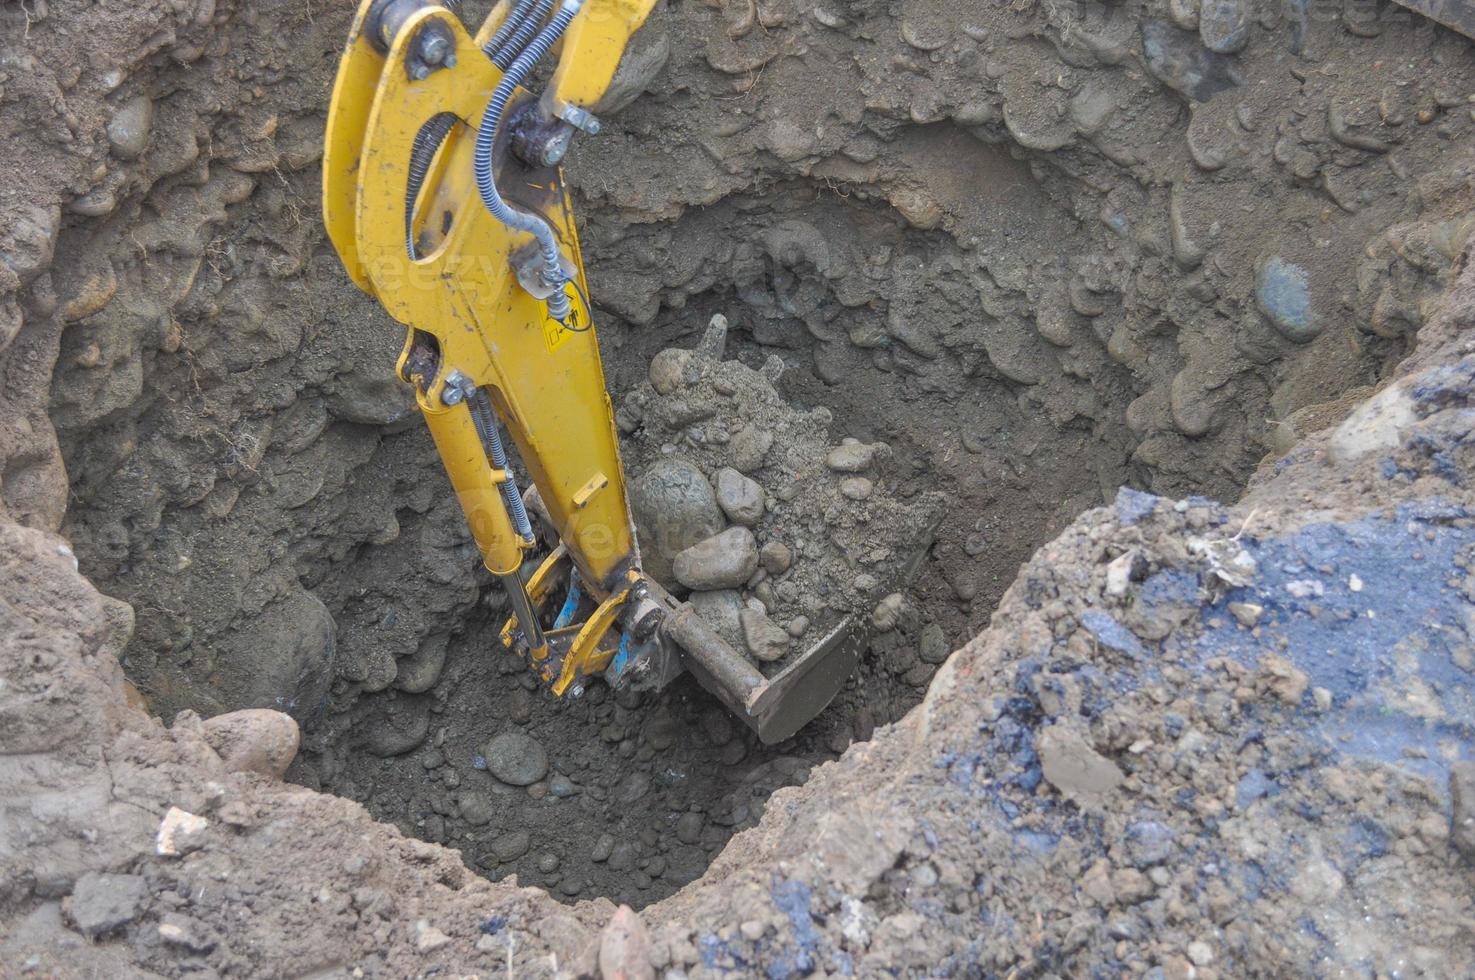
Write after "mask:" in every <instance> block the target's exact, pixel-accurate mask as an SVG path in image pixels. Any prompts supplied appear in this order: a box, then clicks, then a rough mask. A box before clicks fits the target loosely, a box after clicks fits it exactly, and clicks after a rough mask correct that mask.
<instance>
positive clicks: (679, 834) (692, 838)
mask: <svg viewBox="0 0 1475 980" xmlns="http://www.w3.org/2000/svg"><path fill="white" fill-rule="evenodd" d="M705 826H706V821H705V820H703V819H702V815H701V814H700V813H683V814H682V815H681V817H680V818H679V819H678V820H677V821H676V839H677V840H679V841H681V843H683V844H695V843H697V842H698V841H700V840H701V839H702V829H703V828H704V827H705Z"/></svg>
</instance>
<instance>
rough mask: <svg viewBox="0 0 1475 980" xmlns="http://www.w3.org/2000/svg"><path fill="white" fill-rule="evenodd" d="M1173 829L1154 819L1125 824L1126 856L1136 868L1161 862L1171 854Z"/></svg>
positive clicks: (1148, 866) (1147, 866)
mask: <svg viewBox="0 0 1475 980" xmlns="http://www.w3.org/2000/svg"><path fill="white" fill-rule="evenodd" d="M1173 836H1174V835H1173V831H1172V830H1171V829H1170V828H1169V827H1167V826H1165V825H1163V824H1161V823H1159V822H1158V821H1156V820H1139V821H1138V822H1136V823H1132V824H1128V825H1127V856H1128V857H1129V858H1130V859H1131V861H1132V864H1133V865H1134V866H1136V867H1138V868H1150V867H1152V866H1153V865H1157V864H1162V863H1163V862H1165V861H1167V860H1168V858H1170V857H1172V856H1173Z"/></svg>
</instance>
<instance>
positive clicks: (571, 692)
mask: <svg viewBox="0 0 1475 980" xmlns="http://www.w3.org/2000/svg"><path fill="white" fill-rule="evenodd" d="M583 695H584V685H583V684H575V685H574V686H573V687H571V688H569V689H568V696H569V697H571V698H577V697H583Z"/></svg>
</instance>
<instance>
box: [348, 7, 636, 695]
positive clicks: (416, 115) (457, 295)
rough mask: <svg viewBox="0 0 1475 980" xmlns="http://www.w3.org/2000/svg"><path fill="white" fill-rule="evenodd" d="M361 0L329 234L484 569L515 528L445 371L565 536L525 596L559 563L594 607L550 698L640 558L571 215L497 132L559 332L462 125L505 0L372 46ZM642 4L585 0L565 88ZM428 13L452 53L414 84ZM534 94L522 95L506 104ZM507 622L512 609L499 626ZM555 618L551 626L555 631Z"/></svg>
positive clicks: (408, 25) (608, 60) (589, 80)
mask: <svg viewBox="0 0 1475 980" xmlns="http://www.w3.org/2000/svg"><path fill="white" fill-rule="evenodd" d="M372 2H373V0H363V2H362V3H361V4H360V6H359V10H358V14H357V16H356V18H355V21H354V29H353V34H352V36H351V37H350V39H349V43H348V44H347V46H346V47H345V49H344V54H343V59H342V62H341V64H340V67H339V73H338V80H337V82H336V84H335V86H334V91H333V101H332V105H331V106H330V110H329V120H328V133H327V141H326V145H325V152H324V161H323V201H324V212H325V216H326V217H325V220H326V223H327V225H328V232H329V237H330V238H331V240H332V241H333V244H334V246H335V247H336V248H337V249H338V253H339V255H340V257H341V258H342V259H343V261H344V265H345V268H347V269H348V272H349V274H350V276H352V277H353V279H354V281H355V282H356V283H358V284H359V285H360V286H361V287H362V288H364V289H365V291H367V292H369V293H370V294H371V295H373V296H375V297H376V298H377V299H378V300H379V301H380V302H381V303H382V304H383V306H384V308H385V309H386V310H387V311H388V312H389V314H390V315H391V316H392V317H394V318H395V319H396V320H398V321H400V322H401V323H403V324H405V325H406V326H407V327H408V328H409V331H408V334H407V337H406V341H405V347H404V351H403V353H402V354H401V357H400V365H399V367H400V375H401V377H403V378H405V379H406V380H412V381H413V382H415V384H416V388H417V395H416V397H417V401H418V403H419V405H420V408H421V410H422V412H423V414H424V415H425V419H426V422H427V424H428V425H429V426H430V429H431V432H432V435H433V436H434V438H435V442H436V448H437V449H438V450H439V451H440V454H441V457H442V459H443V460H444V462H445V465H446V470H447V473H448V474H449V475H450V478H451V482H452V486H453V487H454V488H455V491H456V493H457V496H458V497H459V499H460V502H461V504H462V508H463V510H465V512H466V517H467V521H468V523H469V525H470V527H471V531H472V533H473V535H474V536H475V537H476V540H477V543H478V545H479V547H480V548H481V551H482V554H483V557H484V559H485V561H486V564H487V567H488V568H489V569H490V570H491V571H493V572H495V573H497V574H499V575H507V574H510V573H512V572H515V571H516V570H517V569H518V567H519V566H520V564H521V560H522V549H523V546H524V542H522V541H521V540H520V539H519V538H518V536H517V535H516V533H515V531H514V530H513V528H512V525H511V521H510V519H509V517H508V514H507V511H506V508H505V506H504V505H503V502H502V500H501V499H500V495H499V492H498V484H499V481H500V480H502V479H505V478H506V474H504V473H501V472H499V471H494V470H493V469H492V468H491V466H490V464H489V463H488V462H487V460H486V457H485V453H484V451H483V449H482V446H481V442H480V439H479V438H478V436H477V433H476V431H475V427H474V426H473V424H472V422H471V418H470V414H469V412H468V410H467V408H466V406H465V404H464V403H460V404H456V405H452V406H447V405H445V404H444V395H445V392H446V388H447V376H448V375H449V374H450V373H451V372H452V371H457V372H459V373H460V374H461V375H462V376H463V377H464V378H465V379H466V381H467V382H469V383H470V384H471V385H474V386H476V387H480V388H483V389H484V390H486V392H487V394H488V395H489V397H490V398H491V401H492V404H493V407H494V408H495V409H496V412H497V414H498V416H499V417H500V418H501V419H502V421H503V422H504V423H505V424H506V426H507V430H508V433H509V434H510V435H511V437H512V441H513V443H514V444H515V445H516V447H517V449H518V452H519V453H520V455H521V457H522V461H523V463H524V465H525V466H526V467H527V469H528V472H529V474H530V475H531V477H532V479H533V482H534V483H535V484H536V485H537V487H538V491H539V493H540V495H541V497H542V499H543V502H544V505H545V506H546V508H547V510H548V512H549V514H550V516H551V517H552V518H553V521H554V523H555V525H556V528H555V530H556V531H557V532H558V534H559V536H560V538H561V540H562V541H563V546H562V547H563V548H564V549H566V552H564V554H560V553H558V552H555V554H554V555H552V556H550V557H549V558H548V559H547V560H545V561H544V562H543V564H542V565H541V566H540V568H539V569H538V572H537V574H535V575H534V577H533V580H532V581H531V582H530V583H529V586H528V588H527V589H526V591H527V592H528V593H529V598H530V599H533V600H534V602H535V605H534V608H539V607H541V606H543V605H544V604H545V603H546V600H547V598H548V590H549V588H550V585H551V582H552V576H553V574H554V573H555V572H556V571H558V570H559V568H560V566H561V565H562V564H563V563H564V562H565V560H567V561H568V562H571V563H572V565H573V566H574V567H575V568H576V569H577V570H578V574H579V578H580V581H581V583H582V584H583V586H584V588H585V590H586V591H587V593H588V594H589V596H590V600H591V601H592V602H594V603H597V606H596V608H595V611H594V612H593V613H592V614H591V616H590V617H589V619H588V620H586V621H585V622H584V623H582V624H580V625H578V626H576V627H572V628H571V630H572V632H571V637H564V638H563V640H565V641H566V642H567V644H568V645H567V653H566V655H565V656H564V657H563V658H562V661H561V669H560V674H559V677H558V679H557V681H556V682H555V685H554V689H555V691H557V693H559V694H562V693H563V692H564V691H565V690H567V688H568V686H569V684H570V683H571V682H572V680H573V679H574V678H575V677H578V676H588V675H590V674H592V673H595V672H597V671H598V670H602V669H604V667H605V666H606V665H607V664H608V662H609V659H610V657H611V656H613V653H614V650H615V649H616V644H615V643H614V642H613V641H612V640H611V639H610V638H608V637H607V635H606V634H608V633H609V630H610V628H611V626H612V625H613V624H614V622H615V619H616V617H617V615H618V613H619V611H620V609H621V608H622V606H623V603H624V602H625V601H626V599H627V597H628V594H629V590H630V588H631V584H632V578H631V575H632V574H636V573H635V572H634V570H635V569H636V568H637V565H638V558H637V554H636V547H635V540H634V533H633V530H632V528H631V525H630V519H629V510H628V506H627V502H626V493H625V483H624V479H623V476H622V474H623V468H622V466H621V463H620V458H619V449H618V444H617V442H616V433H615V427H614V418H613V412H612V410H611V406H610V403H609V398H608V396H607V394H606V392H605V383H604V372H603V368H602V365H601V363H600V359H599V348H598V344H597V342H596V338H595V333H594V330H593V324H592V318H591V311H590V310H589V309H588V307H587V304H586V302H585V301H584V300H583V298H582V297H583V296H587V295H588V287H587V285H585V279H584V270H583V261H582V257H581V255H580V252H579V244H578V239H577V235H576V233H575V228H574V219H573V212H572V209H571V206H570V202H569V198H568V194H567V191H566V189H565V188H564V185H563V177H562V174H561V172H560V171H559V170H558V169H557V168H544V169H538V170H530V169H528V168H526V167H524V166H523V165H522V164H521V163H520V162H518V161H516V160H515V159H513V158H512V157H511V156H510V154H509V153H508V152H507V149H506V136H505V135H504V137H503V139H502V140H501V141H499V145H498V147H497V149H496V152H495V153H494V157H495V159H496V160H497V162H498V186H499V187H500V189H501V191H502V193H503V196H504V197H506V198H507V199H508V201H509V202H510V203H511V204H512V205H513V206H514V207H517V208H519V209H520V210H524V211H532V212H536V213H538V214H540V215H541V216H542V217H543V218H544V219H545V220H547V221H548V222H549V223H550V224H551V225H552V227H553V228H554V230H555V233H556V235H557V237H558V239H559V243H560V245H561V247H562V250H563V253H564V255H565V256H566V258H567V259H568V261H569V264H570V265H571V267H572V270H573V274H574V276H575V279H576V281H577V283H578V289H570V290H569V296H570V298H571V302H572V305H573V315H571V317H570V318H569V321H568V323H569V324H570V325H571V326H573V327H574V328H575V329H572V330H570V329H568V327H566V326H564V325H562V324H559V323H558V322H556V321H553V320H552V319H551V318H550V317H549V316H548V314H547V308H546V305H545V302H544V301H543V300H541V299H538V298H536V297H534V296H532V295H530V294H529V293H528V292H527V291H526V290H525V289H524V288H523V287H522V286H521V285H520V284H519V283H518V281H517V277H516V275H515V272H514V263H515V261H516V260H517V259H518V258H520V257H521V256H522V255H523V254H524V252H525V251H526V250H527V249H529V248H530V247H531V246H532V244H533V237H532V236H531V235H529V234H526V233H522V232H514V231H512V230H510V229H508V228H507V227H506V226H504V225H502V224H501V223H500V222H498V221H496V220H495V219H494V218H493V217H492V216H491V215H490V213H488V211H487V210H486V208H485V207H484V206H483V205H482V203H481V200H480V197H479V195H478V193H477V190H476V185H475V179H474V176H473V170H472V153H473V147H474V143H475V126H476V125H477V123H478V122H479V121H480V118H481V113H482V111H483V109H484V108H485V106H486V104H487V102H488V100H489V99H490V97H491V94H492V91H493V89H494V88H495V87H496V85H497V83H498V82H499V81H500V79H501V73H500V71H499V70H498V69H497V67H496V66H495V65H493V64H492V63H491V61H490V60H489V59H488V58H486V57H485V56H483V55H482V54H481V52H480V50H479V49H480V46H481V45H482V44H483V43H485V41H486V39H487V38H489V37H490V36H491V34H492V33H493V32H494V31H495V29H496V26H497V25H498V24H500V23H501V20H502V18H504V17H505V16H506V14H507V10H508V7H509V4H508V3H507V2H506V0H504V2H502V3H500V4H498V6H497V8H496V9H495V10H494V11H493V13H492V14H491V16H490V17H489V19H488V21H487V23H485V24H483V25H482V27H481V28H480V29H479V30H478V32H477V36H476V37H475V38H473V37H471V36H470V35H469V34H468V33H467V31H466V29H465V27H464V26H463V25H462V24H461V23H460V21H459V19H458V18H456V17H455V16H454V15H453V14H451V13H450V12H448V11H446V10H445V9H443V8H441V7H438V6H427V7H425V8H423V9H421V10H418V11H416V12H414V13H412V14H410V15H409V17H408V18H406V19H405V21H404V22H403V24H402V25H401V26H400V27H399V29H398V32H397V34H396V36H395V38H394V40H393V42H392V44H391V45H390V48H389V51H388V52H387V54H381V53H380V52H379V51H377V50H376V49H375V48H374V46H373V45H372V43H371V42H370V40H369V39H368V38H367V37H364V36H363V32H362V28H363V25H364V21H365V17H366V15H367V13H368V10H369V7H370V5H371V3H372ZM654 2H655V0H588V2H587V3H586V4H585V6H584V7H583V9H582V10H581V12H580V14H579V15H578V17H576V18H575V20H574V22H573V24H572V25H571V27H570V30H569V33H568V34H567V35H566V37H565V40H564V44H563V49H562V51H563V57H562V59H561V62H560V65H559V67H558V69H557V74H556V76H555V77H556V79H557V80H558V81H557V82H556V83H555V84H556V85H559V86H562V88H561V89H560V92H559V95H560V97H561V98H565V99H567V100H568V101H571V102H576V103H578V104H587V103H589V102H592V101H595V100H597V98H598V95H599V94H602V92H603V89H604V88H605V87H606V86H607V85H608V84H609V80H610V78H611V77H612V76H613V73H614V70H615V67H616V66H617V64H618V62H619V57H620V54H621V53H622V52H623V50H624V46H625V43H626V42H627V41H628V40H629V36H630V34H631V33H632V32H633V31H634V30H635V29H636V28H637V27H638V26H639V24H640V23H641V22H643V21H644V19H645V16H646V15H647V14H648V13H649V11H650V8H651V7H652V6H653V5H654ZM433 20H437V21H439V22H440V23H439V26H440V28H442V29H444V30H445V31H447V32H448V33H449V36H450V37H452V38H453V45H454V53H455V65H454V66H453V67H450V68H440V69H437V70H435V71H433V72H431V73H430V74H429V76H428V77H426V78H425V79H423V80H421V81H414V80H412V79H411V78H410V77H409V75H408V74H407V72H406V71H405V68H404V65H405V63H406V50H407V46H408V45H409V44H410V43H411V41H412V39H413V38H414V37H415V36H416V35H417V33H418V32H419V31H421V30H422V29H424V28H425V27H426V26H427V25H429V24H430V23H431V22H432V21H433ZM531 98H532V96H531V95H529V94H528V93H526V92H519V94H518V95H517V96H515V97H514V101H513V105H512V107H510V108H509V112H508V116H510V115H511V114H512V112H513V111H515V107H516V106H517V105H518V104H519V102H520V101H521V100H526V99H531ZM438 113H451V114H453V115H454V116H455V117H456V118H457V120H459V121H458V122H457V123H456V124H455V125H453V126H452V128H451V131H450V133H449V134H448V136H447V137H446V139H445V141H444V142H443V144H442V148H441V149H440V151H439V152H438V153H437V155H436V158H435V161H434V165H433V166H432V168H431V170H430V172H429V173H428V175H427V178H426V181H425V183H424V185H423V189H422V191H421V194H420V197H419V199H418V201H417V202H415V206H414V214H413V220H412V223H411V229H412V232H413V235H414V238H415V242H416V252H417V256H418V257H416V258H412V257H411V256H410V255H408V254H407V252H406V245H405V238H406V227H405V203H406V188H407V183H408V177H409V161H410V154H411V147H412V145H413V143H414V140H415V137H416V135H417V133H419V131H420V129H421V127H422V125H423V124H424V123H426V122H427V121H428V120H430V119H431V118H432V117H433V116H435V115H436V114H438ZM565 554H566V559H565V557H564V555H565ZM636 577H637V578H638V574H636ZM514 625H515V621H512V620H509V622H508V627H507V628H505V629H504V631H503V632H504V635H505V636H510V635H511V629H512V627H513V626H514ZM564 632H565V631H562V630H560V631H553V632H551V633H550V634H549V640H550V642H555V639H556V638H557V635H558V634H561V633H564ZM539 652H540V653H545V655H546V651H539ZM549 679H552V678H549Z"/></svg>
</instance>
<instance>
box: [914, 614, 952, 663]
mask: <svg viewBox="0 0 1475 980" xmlns="http://www.w3.org/2000/svg"><path fill="white" fill-rule="evenodd" d="M949 646H950V645H949V643H948V641H947V634H946V633H944V632H943V631H942V627H941V626H939V625H937V624H936V623H928V624H927V625H926V626H925V627H923V629H922V641H921V643H920V644H918V650H917V655H918V656H919V657H921V658H922V662H923V663H927V664H940V663H942V662H943V661H944V660H946V659H947V655H948V654H949V653H952V650H951V649H949Z"/></svg>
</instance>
